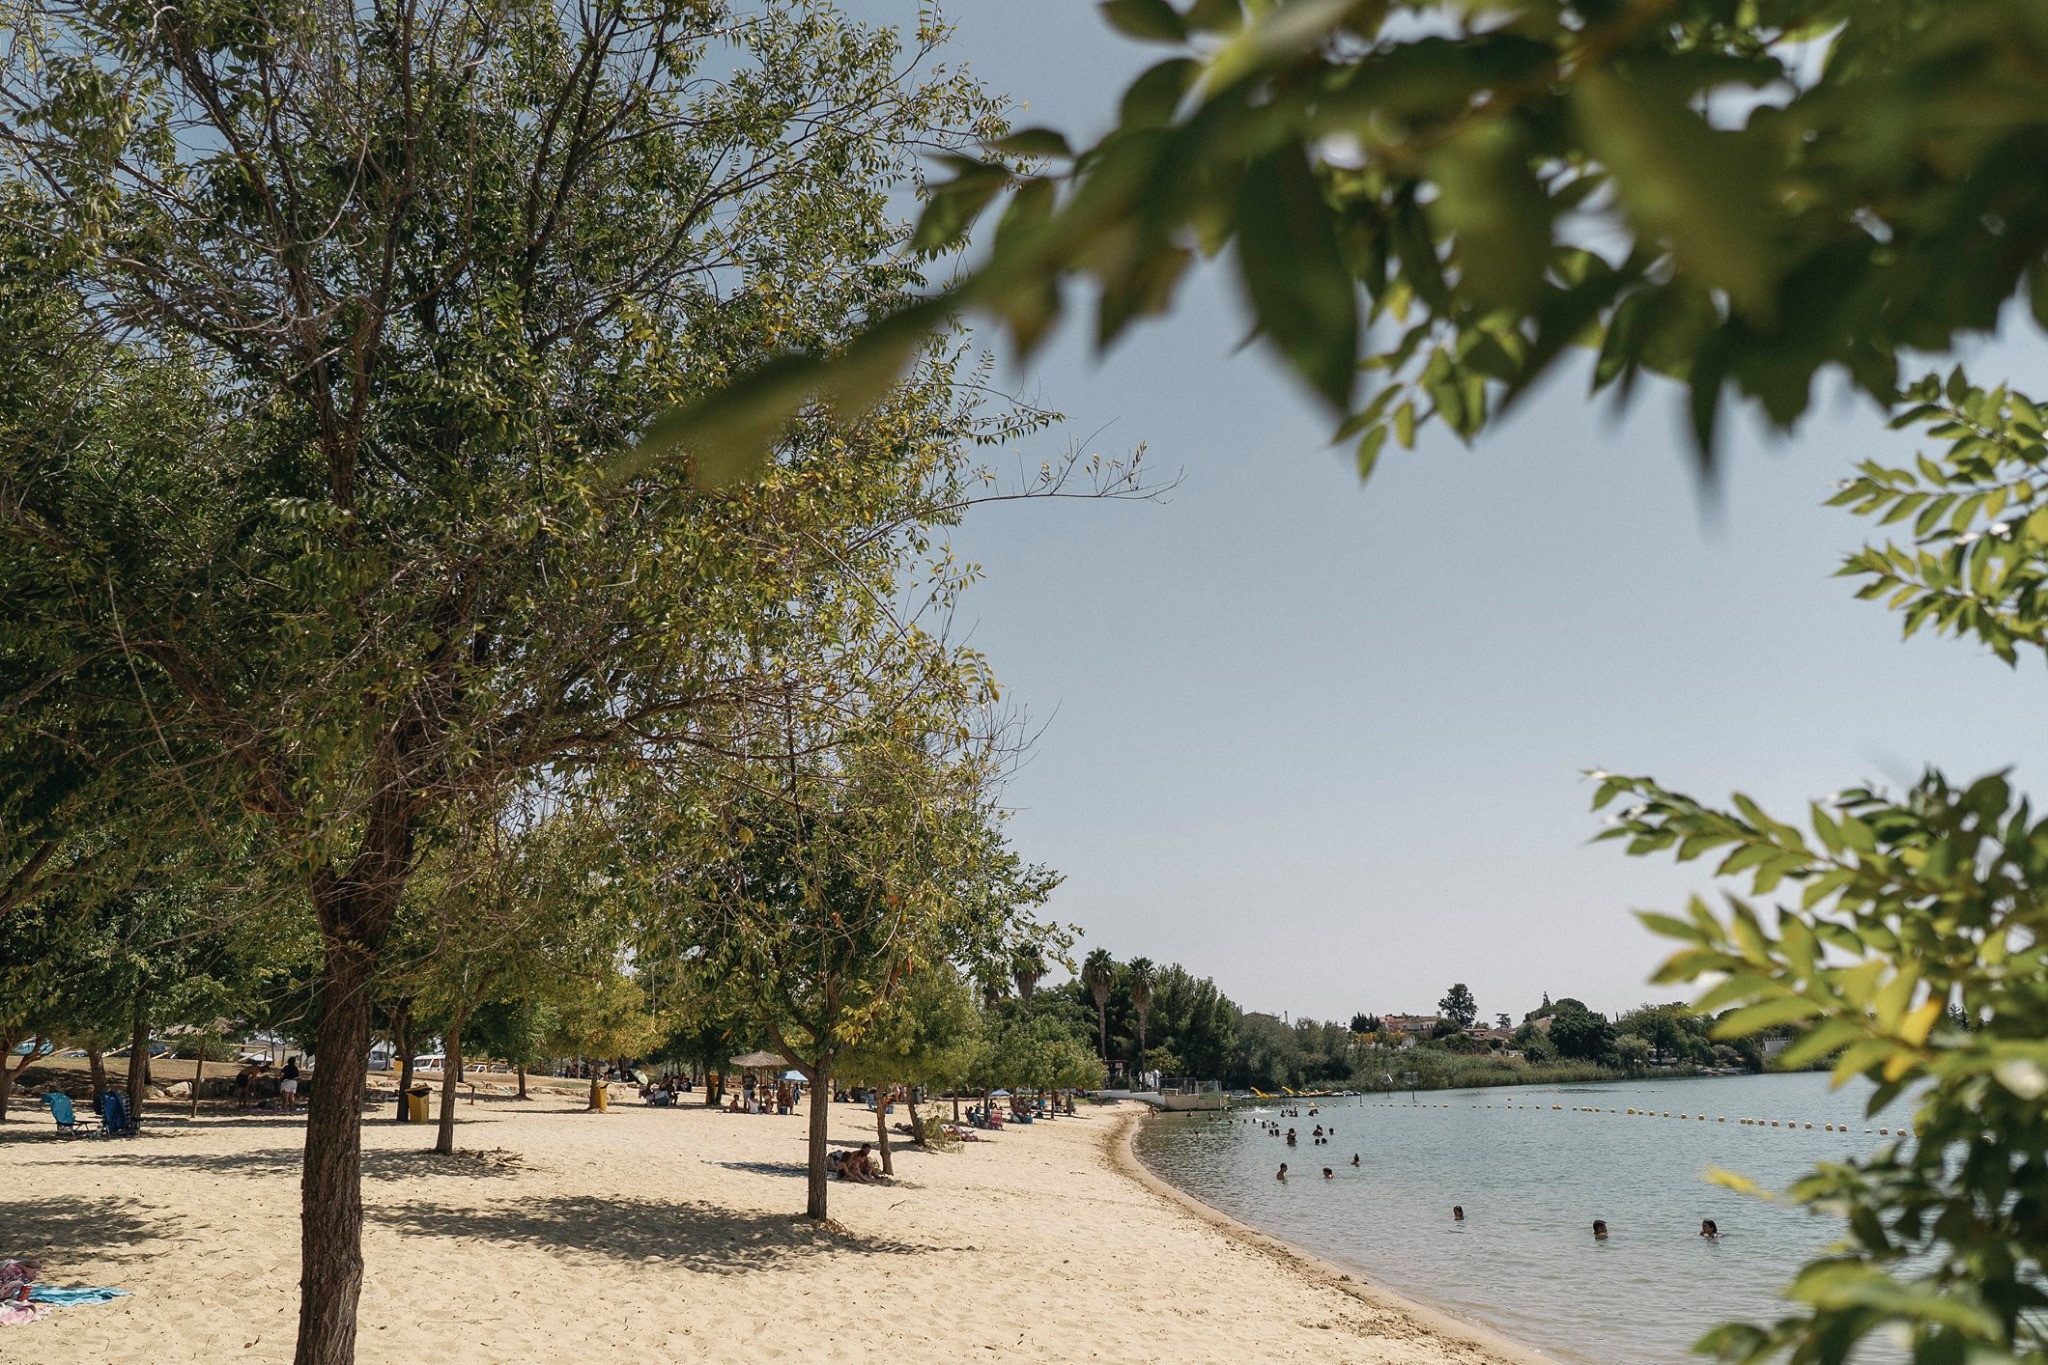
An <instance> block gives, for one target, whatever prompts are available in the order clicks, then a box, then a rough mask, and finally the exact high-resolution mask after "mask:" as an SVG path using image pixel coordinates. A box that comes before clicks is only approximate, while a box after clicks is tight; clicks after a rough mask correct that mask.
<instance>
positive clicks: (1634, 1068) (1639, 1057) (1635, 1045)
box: [1614, 1033, 1650, 1076]
mask: <svg viewBox="0 0 2048 1365" xmlns="http://www.w3.org/2000/svg"><path fill="white" fill-rule="evenodd" d="M1614 1064H1615V1065H1616V1066H1618V1067H1620V1068H1621V1069H1622V1070H1623V1071H1626V1072H1627V1073H1628V1074H1629V1075H1631V1076H1638V1075H1641V1074H1642V1072H1643V1069H1644V1068H1645V1067H1647V1066H1648V1065H1649V1064H1650V1042H1649V1040H1648V1039H1647V1038H1639V1037H1637V1036H1636V1035H1635V1034H1633V1033H1624V1034H1621V1035H1620V1036H1619V1037H1617V1038H1616V1039H1615V1040H1614Z"/></svg>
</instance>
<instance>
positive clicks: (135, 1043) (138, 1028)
mask: <svg viewBox="0 0 2048 1365" xmlns="http://www.w3.org/2000/svg"><path fill="white" fill-rule="evenodd" d="M144 1003H145V1001H144V997H143V993H142V992H141V991H137V992H136V993H135V1013H134V1016H133V1023H132V1024H131V1026H130V1028H129V1032H128V1115H129V1117H130V1118H133V1119H135V1120H136V1121H138V1122H140V1121H141V1118H142V1100H143V1095H144V1091H145V1089H146V1087H147V1086H148V1085H149V1014H148V1012H147V1011H146V1010H145V1009H144V1008H143V1006H144Z"/></svg>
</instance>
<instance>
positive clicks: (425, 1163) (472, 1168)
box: [84, 1143, 520, 1180]
mask: <svg viewBox="0 0 2048 1365" xmlns="http://www.w3.org/2000/svg"><path fill="white" fill-rule="evenodd" d="M84 1151H86V1152H87V1153H89V1154H90V1155H91V1158H92V1160H93V1162H94V1164H96V1165H103V1166H128V1167H135V1168H139V1169H142V1170H163V1171H204V1172H206V1173H208V1174H211V1175H268V1174H271V1173H273V1172H277V1171H296V1170H298V1169H299V1167H300V1166H301V1165H302V1164H304V1161H305V1152H304V1151H303V1150H302V1149H301V1148H298V1147H259V1148H255V1149H252V1150H249V1151H242V1152H187V1151H179V1150H177V1149H175V1148H172V1149H168V1150H162V1151H150V1150H148V1149H146V1148H141V1147H131V1146H121V1147H111V1148H110V1147H104V1146H101V1145H99V1144H97V1143H95V1144H94V1145H92V1146H91V1147H88V1148H85V1149H84ZM519 1173H520V1172H519V1166H518V1163H517V1158H516V1157H515V1156H512V1155H511V1154H508V1153H500V1152H457V1153H456V1154H455V1155H454V1156H437V1155H435V1154H434V1153H432V1152H425V1151H417V1150H410V1149H408V1150H401V1151H378V1150H374V1149H373V1150H370V1151H366V1152H364V1153H363V1178H364V1179H365V1180H413V1179H418V1178H421V1177H427V1176H463V1177H467V1178H469V1179H474V1180H488V1179H493V1178H496V1177H501V1176H514V1175H518V1174H519Z"/></svg>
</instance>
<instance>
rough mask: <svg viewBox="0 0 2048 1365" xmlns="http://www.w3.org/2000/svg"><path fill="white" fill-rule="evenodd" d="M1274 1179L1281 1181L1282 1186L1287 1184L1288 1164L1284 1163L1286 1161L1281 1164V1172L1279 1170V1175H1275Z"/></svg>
mask: <svg viewBox="0 0 2048 1365" xmlns="http://www.w3.org/2000/svg"><path fill="white" fill-rule="evenodd" d="M1273 1178H1274V1179H1275V1180H1277V1181H1279V1182H1280V1183H1281V1184H1283V1185H1285V1184H1286V1183H1287V1163H1286V1162H1284V1161H1283V1162H1281V1163H1280V1170H1279V1172H1278V1173H1277V1174H1275V1175H1274V1177H1273Z"/></svg>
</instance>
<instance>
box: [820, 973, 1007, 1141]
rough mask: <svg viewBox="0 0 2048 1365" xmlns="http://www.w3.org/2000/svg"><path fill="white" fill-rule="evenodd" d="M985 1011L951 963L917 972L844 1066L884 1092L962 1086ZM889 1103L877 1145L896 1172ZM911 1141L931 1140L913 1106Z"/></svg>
mask: <svg viewBox="0 0 2048 1365" xmlns="http://www.w3.org/2000/svg"><path fill="white" fill-rule="evenodd" d="M982 1046H983V1044H982V1024H981V1015H980V1014H979V1013H978V1012H977V1011H976V1009H975V1007H974V992H973V990H972V988H971V987H970V986H969V985H968V983H967V979H966V978H965V977H964V976H962V975H961V974H960V972H959V970H958V969H957V968H955V967H954V966H952V965H951V964H950V963H944V962H941V963H938V964H936V965H935V966H932V967H929V968H926V969H925V970H923V971H919V972H913V973H912V974H911V975H910V978H909V980H908V981H906V982H905V983H904V986H903V989H902V990H901V991H900V992H899V993H898V994H897V995H896V997H895V998H894V999H892V1000H891V1001H890V1002H889V1007H888V1009H887V1011H886V1013H885V1014H884V1015H883V1016H882V1017H881V1018H880V1019H878V1020H877V1022H876V1023H875V1025H874V1026H873V1027H871V1028H869V1029H868V1031H867V1032H866V1033H865V1034H864V1035H862V1038H861V1041H860V1042H859V1043H858V1044H856V1045H855V1046H854V1047H853V1048H851V1049H849V1051H848V1053H847V1056H846V1059H845V1062H844V1066H843V1070H844V1071H845V1072H846V1073H847V1074H848V1075H850V1076H856V1077H859V1078H861V1079H863V1080H865V1081H867V1082H869V1083H870V1084H872V1085H873V1086H875V1087H876V1088H877V1089H878V1090H881V1091H882V1092H883V1093H887V1091H888V1089H889V1088H890V1087H891V1086H895V1085H908V1086H913V1087H938V1086H957V1085H960V1084H962V1083H964V1082H965V1081H966V1080H967V1078H968V1076H969V1074H970V1073H971V1072H972V1070H973V1068H974V1065H975V1062H976V1060H977V1058H978V1057H979V1056H980V1054H981V1051H982ZM885 1109H886V1106H884V1105H881V1104H877V1105H876V1106H875V1134H876V1146H877V1148H878V1149H879V1150H880V1151H881V1154H882V1169H883V1171H884V1172H885V1173H888V1174H894V1173H895V1164H894V1159H893V1157H892V1156H891V1154H890V1150H889V1147H890V1144H889V1125H888V1121H887V1116H886V1114H885V1112H884V1110H885ZM909 1110H910V1128H911V1139H912V1141H914V1142H916V1143H917V1144H919V1145H920V1146H922V1145H924V1143H925V1131H924V1119H923V1116H922V1115H920V1114H919V1112H918V1106H917V1104H916V1103H915V1101H914V1100H913V1101H912V1102H911V1103H910V1105H909Z"/></svg>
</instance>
